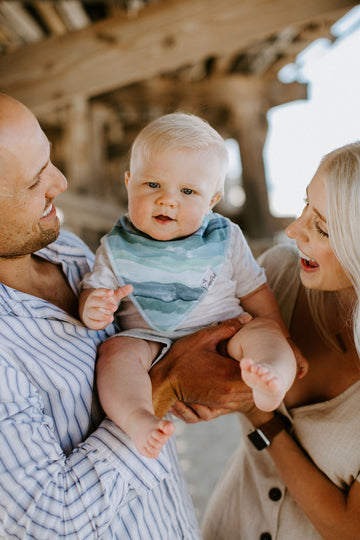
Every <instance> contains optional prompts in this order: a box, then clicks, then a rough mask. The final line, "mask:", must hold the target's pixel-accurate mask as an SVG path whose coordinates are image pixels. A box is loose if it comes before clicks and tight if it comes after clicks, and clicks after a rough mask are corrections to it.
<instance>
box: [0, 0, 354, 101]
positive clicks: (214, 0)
mask: <svg viewBox="0 0 360 540" xmlns="http://www.w3.org/2000/svg"><path fill="white" fill-rule="evenodd" d="M356 4H357V2H356V1H354V0H316V2H314V1H313V0H302V1H301V2H299V1H298V0H222V1H221V2H219V1H218V0H166V1H163V2H159V3H155V4H152V5H150V6H148V7H147V8H144V9H143V10H141V11H139V13H138V15H137V16H136V17H135V16H133V17H132V18H126V17H124V16H116V17H114V18H111V19H107V20H105V21H102V22H100V23H97V24H94V25H92V26H90V27H88V28H85V29H83V30H79V31H77V32H73V33H71V34H68V35H66V36H56V37H53V38H49V39H47V40H45V41H42V42H41V43H38V44H33V45H29V46H27V47H24V48H22V49H20V50H18V51H15V52H14V53H11V54H8V55H4V56H3V57H0V91H2V92H5V93H8V94H10V95H12V96H14V97H17V98H18V99H20V100H21V101H23V102H24V103H26V104H27V105H28V106H29V107H32V108H33V109H34V108H36V107H37V106H39V105H41V104H46V103H51V102H61V101H68V100H69V99H70V98H71V96H73V95H76V94H77V93H81V94H83V95H85V96H88V97H90V96H94V95H97V94H99V93H102V92H105V91H110V90H112V89H115V88H119V87H121V86H124V85H126V84H129V83H133V82H138V81H141V80H145V79H148V78H151V77H154V76H156V75H158V74H160V73H163V72H166V71H169V70H173V69H176V68H178V67H181V66H184V65H187V64H192V63H194V62H197V61H200V60H202V59H204V58H206V57H208V56H212V55H214V56H217V55H222V54H228V53H230V52H234V51H238V50H241V49H242V48H244V47H246V46H247V45H249V44H250V43H252V42H253V41H254V40H256V39H259V38H260V37H264V36H268V35H271V34H272V33H274V32H277V31H279V30H280V29H282V28H285V27H286V26H288V25H292V24H298V23H303V22H306V21H310V20H314V19H316V18H318V17H319V18H321V17H322V16H325V15H326V14H329V13H330V12H331V13H332V12H337V10H339V17H340V16H341V15H342V14H343V13H344V12H345V11H346V10H348V9H350V8H351V7H352V6H354V5H356Z"/></svg>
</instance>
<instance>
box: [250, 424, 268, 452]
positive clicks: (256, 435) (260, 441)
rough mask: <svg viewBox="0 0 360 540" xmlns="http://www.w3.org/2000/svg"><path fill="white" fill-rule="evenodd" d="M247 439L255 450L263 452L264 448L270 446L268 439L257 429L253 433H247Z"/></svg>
mask: <svg viewBox="0 0 360 540" xmlns="http://www.w3.org/2000/svg"><path fill="white" fill-rule="evenodd" d="M248 439H249V440H250V441H251V443H252V444H253V445H254V446H255V448H256V449H257V450H264V448H266V447H267V446H269V445H270V441H269V439H268V438H267V437H266V435H265V434H264V433H263V432H262V431H260V430H258V429H255V431H252V432H251V433H249V434H248Z"/></svg>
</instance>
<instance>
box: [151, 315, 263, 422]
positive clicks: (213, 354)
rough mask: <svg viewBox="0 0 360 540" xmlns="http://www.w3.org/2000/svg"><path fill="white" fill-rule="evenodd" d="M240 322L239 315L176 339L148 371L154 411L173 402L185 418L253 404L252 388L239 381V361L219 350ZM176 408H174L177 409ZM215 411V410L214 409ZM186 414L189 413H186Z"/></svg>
mask: <svg viewBox="0 0 360 540" xmlns="http://www.w3.org/2000/svg"><path fill="white" fill-rule="evenodd" d="M241 327H242V324H241V323H240V321H239V320H238V319H230V320H228V321H224V322H223V323H221V324H220V325H219V326H214V327H210V328H205V329H204V330H200V331H198V332H196V333H195V334H192V335H190V336H187V337H184V338H182V339H179V340H178V341H177V342H176V343H174V345H173V346H172V347H171V349H170V351H169V352H168V353H167V354H166V355H165V356H164V358H162V360H161V361H160V362H158V363H157V364H155V366H154V367H153V368H152V369H151V371H150V377H151V380H152V386H153V403H154V408H155V414H156V415H157V416H159V417H162V416H163V415H164V414H165V413H166V412H167V411H168V410H169V409H170V407H172V406H173V405H174V404H175V402H182V404H183V405H182V406H181V405H180V404H177V407H179V408H180V409H182V408H183V410H178V411H177V412H178V415H179V416H182V417H183V418H185V416H186V407H185V406H188V407H189V410H188V413H190V417H191V418H186V419H187V421H190V422H191V421H195V420H196V417H197V418H198V419H199V418H201V419H210V418H213V417H215V416H218V415H219V414H224V413H225V412H231V411H235V410H238V411H242V412H247V411H248V410H250V409H251V408H252V407H253V401H252V392H251V390H250V388H249V387H248V386H246V384H245V383H244V382H243V381H242V379H241V374H240V368H239V364H238V362H236V361H235V360H232V359H231V358H229V357H227V356H223V355H222V354H220V353H219V352H218V351H219V350H223V348H222V347H221V344H222V342H224V341H225V340H228V339H229V338H231V337H232V336H233V335H234V334H235V333H236V332H237V331H238V330H240V328H241ZM177 407H176V408H175V411H176V410H177ZM214 411H215V412H214ZM188 416H189V415H188Z"/></svg>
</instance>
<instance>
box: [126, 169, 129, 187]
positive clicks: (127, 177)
mask: <svg viewBox="0 0 360 540" xmlns="http://www.w3.org/2000/svg"><path fill="white" fill-rule="evenodd" d="M129 180H130V171H126V172H125V186H126V187H128V183H129Z"/></svg>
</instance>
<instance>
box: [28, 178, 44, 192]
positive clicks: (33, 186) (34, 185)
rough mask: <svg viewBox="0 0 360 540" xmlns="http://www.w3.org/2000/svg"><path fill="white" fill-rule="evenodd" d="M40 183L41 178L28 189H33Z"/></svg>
mask: <svg viewBox="0 0 360 540" xmlns="http://www.w3.org/2000/svg"><path fill="white" fill-rule="evenodd" d="M40 183H41V177H40V176H39V178H38V179H37V180H36V182H35V183H34V184H33V185H32V186H30V187H29V189H35V188H36V187H38V186H39V185H40Z"/></svg>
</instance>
